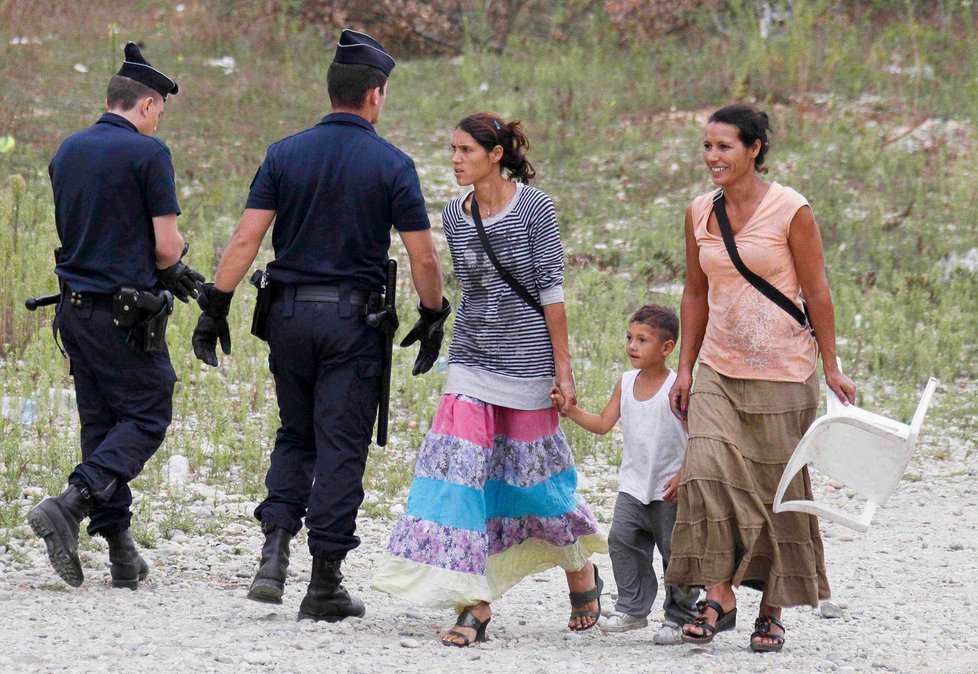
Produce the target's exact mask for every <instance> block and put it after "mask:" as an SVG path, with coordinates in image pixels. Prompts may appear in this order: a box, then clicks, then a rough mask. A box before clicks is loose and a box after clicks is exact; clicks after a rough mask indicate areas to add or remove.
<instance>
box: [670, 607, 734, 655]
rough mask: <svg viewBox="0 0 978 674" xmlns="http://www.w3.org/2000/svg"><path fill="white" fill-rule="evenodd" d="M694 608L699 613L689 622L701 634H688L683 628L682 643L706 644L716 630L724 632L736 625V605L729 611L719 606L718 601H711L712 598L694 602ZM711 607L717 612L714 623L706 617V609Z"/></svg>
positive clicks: (715, 633) (711, 639)
mask: <svg viewBox="0 0 978 674" xmlns="http://www.w3.org/2000/svg"><path fill="white" fill-rule="evenodd" d="M696 608H697V609H698V610H699V615H697V616H696V618H695V619H694V620H693V622H691V623H689V624H690V625H693V626H695V627H698V628H699V629H700V631H701V632H702V634H699V635H696V634H688V633H687V632H686V631H685V630H683V636H682V639H683V643H686V644H700V645H702V644H708V643H710V642H711V641H713V637H715V636H716V635H717V633H718V632H726V631H727V630H732V629H733V628H735V627H736V626H737V607H736V606H734V607H733V608H732V609H730V610H729V611H724V610H723V607H722V606H720V602H716V601H713V600H712V599H703V600H701V601H698V602H696ZM708 608H712V609H713V610H714V611H716V612H717V620H716V622H715V623H714V624H712V625H711V624H710V622H709V620H710V619H709V618H707V617H706V609H708Z"/></svg>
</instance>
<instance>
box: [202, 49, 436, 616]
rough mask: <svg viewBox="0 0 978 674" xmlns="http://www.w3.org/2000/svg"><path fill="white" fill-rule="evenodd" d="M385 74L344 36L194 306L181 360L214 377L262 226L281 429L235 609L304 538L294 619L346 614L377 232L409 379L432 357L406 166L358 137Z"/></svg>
mask: <svg viewBox="0 0 978 674" xmlns="http://www.w3.org/2000/svg"><path fill="white" fill-rule="evenodd" d="M393 68H394V60H393V59H392V58H391V57H390V56H389V55H388V54H387V53H386V52H385V51H384V49H383V47H382V46H381V45H380V44H379V43H378V42H377V41H376V40H374V39H373V38H371V37H370V36H368V35H364V34H362V33H358V32H355V31H352V30H344V31H343V32H342V34H341V35H340V39H339V42H338V44H337V47H336V53H335V56H334V59H333V63H332V64H331V65H330V68H329V72H328V74H327V89H328V92H329V97H330V104H331V108H332V114H329V115H327V116H326V117H324V118H323V119H322V121H321V122H320V123H319V124H317V125H316V126H314V127H312V128H311V129H307V130H305V131H302V132H300V133H298V134H295V135H293V136H289V137H287V138H284V139H282V140H280V141H278V142H276V143H274V144H273V145H271V147H269V148H268V152H267V154H266V156H265V160H264V162H263V163H262V165H261V167H260V168H259V169H258V172H257V174H256V175H255V178H254V180H253V182H252V184H251V189H250V193H249V195H248V201H247V204H246V206H245V211H244V214H243V215H242V217H241V220H240V222H239V223H238V226H237V228H236V230H235V232H234V234H233V235H232V237H231V241H230V243H229V245H228V247H227V249H226V251H225V253H224V255H223V257H222V259H221V262H220V265H219V266H218V270H217V275H216V276H215V279H214V284H213V285H211V284H205V286H204V290H203V291H202V294H201V297H200V298H199V299H198V303H199V304H200V305H201V307H202V309H203V313H202V314H201V316H200V319H199V321H198V324H197V328H196V330H195V331H194V336H193V343H194V353H195V354H196V355H197V357H198V358H200V359H201V360H203V361H204V362H205V363H208V364H210V365H214V366H216V365H217V363H218V361H217V355H216V346H217V342H218V341H220V342H221V346H222V348H223V350H224V352H225V353H226V354H227V353H230V333H229V331H228V324H227V319H226V317H227V315H228V311H229V307H230V303H231V297H232V294H233V291H234V289H235V287H236V286H237V285H238V283H239V282H240V280H241V279H242V278H243V276H244V274H245V273H246V271H247V270H248V269H249V267H250V266H251V264H252V262H253V261H254V259H255V256H256V255H257V254H258V249H259V247H260V245H261V243H262V240H263V239H264V237H265V233H266V232H267V231H268V229H269V227H270V226H271V225H272V221H273V220H274V221H275V225H274V228H273V230H272V245H273V247H274V250H275V260H274V261H273V262H271V263H270V264H269V265H268V274H269V278H270V281H271V288H272V291H273V292H272V297H273V300H272V304H271V307H270V310H269V316H268V325H267V338H268V345H269V351H270V353H269V357H268V362H269V369H270V370H271V371H272V374H273V375H274V377H275V389H276V394H277V397H278V406H279V419H280V423H281V427H280V428H279V429H278V432H277V434H276V438H275V447H274V450H273V451H272V454H271V463H270V466H269V469H268V473H267V476H266V478H265V485H266V487H267V488H268V496H267V498H266V499H265V500H264V501H262V503H261V504H260V505H259V506H258V508H257V509H256V510H255V517H256V518H257V519H258V520H259V521H260V522H261V524H262V531H263V532H264V534H265V543H264V545H263V547H262V554H261V562H260V565H259V569H258V572H257V574H256V577H255V579H254V582H253V583H252V585H251V589H250V590H249V593H248V597H249V598H250V599H253V600H255V601H260V602H267V603H281V602H282V592H283V589H284V584H285V577H286V570H287V567H288V562H289V542H290V541H291V539H292V538H293V537H294V536H295V535H296V534H297V533H298V532H299V530H300V529H301V527H302V521H303V517H304V518H305V525H306V528H307V529H308V530H309V536H308V540H309V550H310V552H311V553H312V557H313V565H312V577H311V580H310V583H309V587H308V590H307V593H306V596H305V598H304V599H303V600H302V604H301V606H300V609H299V619H300V620H301V619H312V620H327V621H336V620H342V619H343V618H345V617H347V616H362V615H363V614H364V612H365V608H364V606H363V603H362V602H361V601H360V600H359V599H357V598H356V597H352V596H351V595H349V594H348V593H347V591H346V590H345V589H344V588H343V586H342V585H341V582H342V580H343V576H342V574H341V573H340V563H341V562H342V560H343V559H344V558H345V557H346V555H347V553H348V552H349V551H350V550H353V549H354V548H356V547H357V546H358V545H359V544H360V539H359V538H357V536H356V535H355V531H356V515H357V510H358V508H359V507H360V503H361V502H362V501H363V472H364V468H365V466H366V461H367V450H368V447H369V445H370V436H371V430H372V428H373V424H374V420H375V418H376V415H377V406H378V402H379V396H380V389H381V370H382V365H383V358H384V335H383V333H382V332H381V331H380V330H377V329H375V328H372V327H369V326H368V325H367V324H366V323H365V320H364V316H365V313H366V312H367V310H368V306H367V305H368V304H369V303H370V302H371V295H373V297H374V298H376V297H377V293H380V292H382V291H383V289H384V281H385V266H386V264H387V257H388V249H389V247H390V243H391V227H392V226H393V227H394V229H395V230H397V232H398V234H399V235H400V237H401V240H402V241H403V242H404V246H405V248H406V249H407V253H408V257H409V260H410V264H411V275H412V278H413V281H414V286H415V289H416V290H417V292H418V295H419V297H420V305H419V311H420V314H421V318H420V319H419V321H418V323H417V325H416V326H415V328H414V330H413V331H412V333H410V335H409V336H410V337H411V338H412V339H414V338H418V339H419V340H420V343H421V349H420V351H419V354H418V358H417V360H416V362H415V368H414V373H415V374H419V373H421V372H426V371H427V370H428V369H430V368H431V365H432V363H433V362H434V361H435V359H436V358H437V356H438V350H439V348H440V346H441V340H442V335H443V328H442V326H443V324H444V322H445V320H446V318H447V317H448V314H449V312H450V307H449V304H448V302H447V300H445V299H444V298H443V297H442V273H441V265H440V262H439V260H438V256H437V252H436V250H435V246H434V243H433V240H432V237H431V233H430V225H429V222H428V215H427V211H426V208H425V203H424V197H423V196H422V194H421V187H420V184H419V181H418V176H417V172H416V170H415V167H414V163H413V162H412V161H411V158H410V157H408V156H407V155H406V154H404V153H403V152H401V151H400V150H398V149H397V148H396V147H394V146H393V145H391V144H390V143H388V142H387V141H385V140H384V139H383V138H381V137H380V136H379V135H377V133H376V132H375V131H374V126H373V125H374V124H375V123H376V122H377V120H378V119H379V118H380V115H381V111H382V110H383V108H384V101H385V100H386V97H387V78H388V76H389V75H390V73H391V70H392V69H393Z"/></svg>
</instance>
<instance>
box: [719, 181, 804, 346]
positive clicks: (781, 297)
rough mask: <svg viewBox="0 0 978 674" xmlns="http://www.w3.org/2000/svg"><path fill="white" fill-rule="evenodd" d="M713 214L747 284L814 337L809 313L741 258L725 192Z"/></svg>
mask: <svg viewBox="0 0 978 674" xmlns="http://www.w3.org/2000/svg"><path fill="white" fill-rule="evenodd" d="M713 212H714V213H715V214H716V216H717V225H719V226H720V234H721V235H722V236H723V245H724V246H725V247H726V249H727V255H729V256H730V261H731V262H733V264H734V267H736V268H737V271H739V272H740V275H741V276H743V277H744V278H745V279H747V282H748V283H750V284H751V285H752V286H754V287H755V288H756V289H757V291H758V292H759V293H761V294H762V295H764V297H766V298H768V299H769V300H771V301H772V302H774V303H775V304H777V305H778V306H779V307H781V308H782V309H783V310H784V311H786V312H787V313H788V315H790V316H791V317H792V318H794V319H795V320H796V321H798V323H799V325H801V326H802V327H803V328H805V329H807V330H808V331H809V332H811V333H812V336H813V337H814V336H815V329H814V328H813V327H812V324H811V322H810V321H809V320H808V313H807V312H806V311H802V310H801V309H799V308H798V305H796V304H795V303H794V302H792V301H791V300H790V299H788V297H787V296H786V295H785V294H784V293H783V292H781V291H780V290H778V289H777V288H775V287H774V286H773V285H771V284H770V283H768V282H767V281H765V280H764V279H763V278H761V277H760V276H758V275H757V274H755V273H754V272H752V271H751V270H750V269H749V268H748V267H747V265H746V264H744V261H743V260H742V259H741V258H740V253H739V252H738V251H737V243H736V241H734V234H733V229H731V227H730V219H729V218H728V217H727V208H726V206H725V205H724V203H723V190H720V191H719V192H717V194H716V196H715V197H713Z"/></svg>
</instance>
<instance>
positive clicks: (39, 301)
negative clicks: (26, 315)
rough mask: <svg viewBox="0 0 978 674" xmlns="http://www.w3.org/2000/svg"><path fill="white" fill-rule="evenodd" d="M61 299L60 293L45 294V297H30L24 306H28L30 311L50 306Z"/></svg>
mask: <svg viewBox="0 0 978 674" xmlns="http://www.w3.org/2000/svg"><path fill="white" fill-rule="evenodd" d="M60 299H61V295H60V294H58V295H45V296H44V297H28V298H27V299H26V300H24V306H25V307H27V310H28V311H36V310H37V308H38V307H49V306H51V305H52V304H57V303H58V300H60Z"/></svg>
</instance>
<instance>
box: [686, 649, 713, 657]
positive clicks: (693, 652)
mask: <svg viewBox="0 0 978 674" xmlns="http://www.w3.org/2000/svg"><path fill="white" fill-rule="evenodd" d="M694 655H713V653H712V651H709V650H707V649H706V648H690V649H689V650H688V651H686V652H685V653H684V654H683V657H687V658H688V657H692V656H694Z"/></svg>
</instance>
